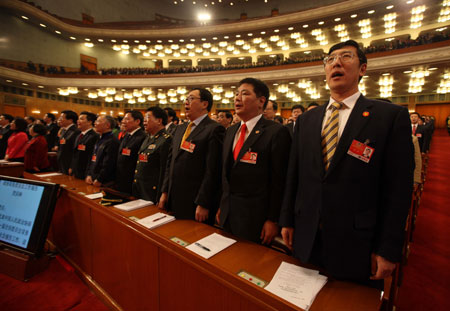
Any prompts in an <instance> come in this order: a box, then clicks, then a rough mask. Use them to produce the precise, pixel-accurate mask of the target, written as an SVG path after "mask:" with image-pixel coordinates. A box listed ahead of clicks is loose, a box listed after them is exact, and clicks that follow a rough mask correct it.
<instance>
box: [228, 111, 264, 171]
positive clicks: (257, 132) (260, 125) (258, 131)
mask: <svg viewBox="0 0 450 311" xmlns="http://www.w3.org/2000/svg"><path fill="white" fill-rule="evenodd" d="M266 122H267V121H266V119H264V116H263V117H261V119H259V121H258V122H257V123H256V125H255V127H254V128H253V130H252V132H251V133H250V135H248V137H247V139H246V140H245V142H244V144H243V145H242V148H241V151H239V154H238V157H237V159H236V161H234V165H236V163H238V162H239V160H240V159H241V158H242V156H243V155H244V154H245V153H246V152H247V151H249V149H251V147H252V146H253V144H254V143H255V142H256V141H257V140H258V139H259V137H261V135H262V133H263V132H264V127H265V126H266Z"/></svg>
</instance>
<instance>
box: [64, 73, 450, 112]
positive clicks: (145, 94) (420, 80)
mask: <svg viewBox="0 0 450 311" xmlns="http://www.w3.org/2000/svg"><path fill="white" fill-rule="evenodd" d="M436 69H437V68H436V67H433V68H429V69H426V70H414V71H411V70H408V71H405V72H404V73H405V74H409V75H410V80H409V88H408V92H409V93H412V94H415V93H420V92H422V86H423V85H424V84H425V77H428V76H429V75H430V73H431V72H432V71H434V70H436ZM367 78H368V76H364V79H362V80H361V83H360V85H359V88H360V91H361V92H362V93H363V94H366V92H367V90H366V86H365V79H367ZM294 84H295V82H290V83H289V84H277V83H274V84H273V86H274V87H275V89H274V90H275V93H276V94H273V95H272V96H271V99H272V100H276V99H277V94H278V95H279V96H281V97H283V96H284V97H286V98H288V99H290V100H291V101H293V102H300V101H301V100H302V98H301V96H300V95H299V94H298V93H297V92H298V91H296V90H295V89H294V88H293V87H292V85H294ZM393 84H394V77H393V75H392V74H390V73H384V74H382V76H381V77H380V78H379V80H378V85H379V94H380V97H384V98H386V97H391V96H392V90H393ZM296 86H297V87H298V89H300V90H302V89H303V92H304V93H305V94H306V95H309V97H310V99H319V98H320V96H321V95H320V91H319V90H318V89H319V88H318V87H316V86H315V85H314V84H313V83H312V81H310V80H305V79H302V80H300V81H299V82H298V83H297V84H296ZM233 88H235V87H234V86H231V89H229V90H225V89H224V87H223V86H221V85H216V86H214V87H212V88H210V90H211V92H212V93H213V94H214V100H216V101H220V100H221V101H222V103H224V104H228V103H230V98H232V97H234V91H233ZM326 89H328V86H327V85H326ZM449 91H450V74H449V73H445V74H444V76H443V79H441V82H440V84H439V87H438V89H437V93H447V92H449ZM77 92H78V89H77V88H76V87H68V88H61V89H60V91H59V93H60V95H66V96H67V95H70V94H76V93H77ZM186 93H187V89H186V87H184V86H180V87H177V88H176V89H174V88H172V89H169V90H167V91H164V90H163V89H158V90H157V91H154V90H152V89H151V88H142V89H134V90H133V91H127V90H125V89H122V90H121V91H117V90H116V89H115V88H112V87H111V88H104V89H98V90H97V91H92V90H91V91H89V94H88V97H89V98H92V99H95V98H98V97H104V98H105V101H106V102H113V101H122V100H128V103H129V104H134V103H136V102H139V103H145V102H147V101H151V102H152V101H156V100H158V101H159V103H161V104H166V103H168V102H170V103H177V102H179V101H184V100H185V98H186V95H185V94H186ZM222 93H223V96H222Z"/></svg>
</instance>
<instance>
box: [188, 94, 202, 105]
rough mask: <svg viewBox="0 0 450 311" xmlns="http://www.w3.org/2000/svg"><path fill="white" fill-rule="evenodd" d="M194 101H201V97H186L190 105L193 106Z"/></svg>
mask: <svg viewBox="0 0 450 311" xmlns="http://www.w3.org/2000/svg"><path fill="white" fill-rule="evenodd" d="M194 99H201V98H200V97H194V96H189V97H186V101H187V102H188V103H189V104H192V101H193V100H194Z"/></svg>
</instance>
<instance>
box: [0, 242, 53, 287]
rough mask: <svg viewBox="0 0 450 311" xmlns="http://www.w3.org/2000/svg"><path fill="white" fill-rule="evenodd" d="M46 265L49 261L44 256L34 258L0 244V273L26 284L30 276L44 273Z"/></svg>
mask: <svg viewBox="0 0 450 311" xmlns="http://www.w3.org/2000/svg"><path fill="white" fill-rule="evenodd" d="M48 264H49V259H48V256H46V255H45V254H43V255H41V256H39V257H36V256H33V255H29V254H26V253H24V252H21V251H18V250H15V249H12V248H9V247H7V246H5V245H2V244H1V243H0V273H3V274H6V275H9V276H10V277H13V278H15V279H17V280H20V281H25V282H27V281H28V280H29V279H30V278H31V277H32V276H34V275H36V274H38V273H40V272H42V271H44V270H45V269H46V268H47V267H48Z"/></svg>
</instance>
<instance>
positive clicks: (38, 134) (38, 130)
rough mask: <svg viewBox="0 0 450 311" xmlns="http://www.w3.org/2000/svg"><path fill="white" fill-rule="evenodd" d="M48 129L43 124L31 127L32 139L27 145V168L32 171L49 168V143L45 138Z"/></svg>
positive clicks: (42, 170) (43, 170)
mask: <svg viewBox="0 0 450 311" xmlns="http://www.w3.org/2000/svg"><path fill="white" fill-rule="evenodd" d="M45 134H47V129H46V128H45V126H44V125H42V124H34V125H33V126H32V127H31V128H30V135H31V137H32V138H31V139H30V140H29V141H28V143H27V144H26V146H25V170H26V171H27V172H30V173H37V172H45V171H48V170H49V167H50V162H49V161H48V154H47V151H48V145H47V140H46V139H45Z"/></svg>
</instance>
